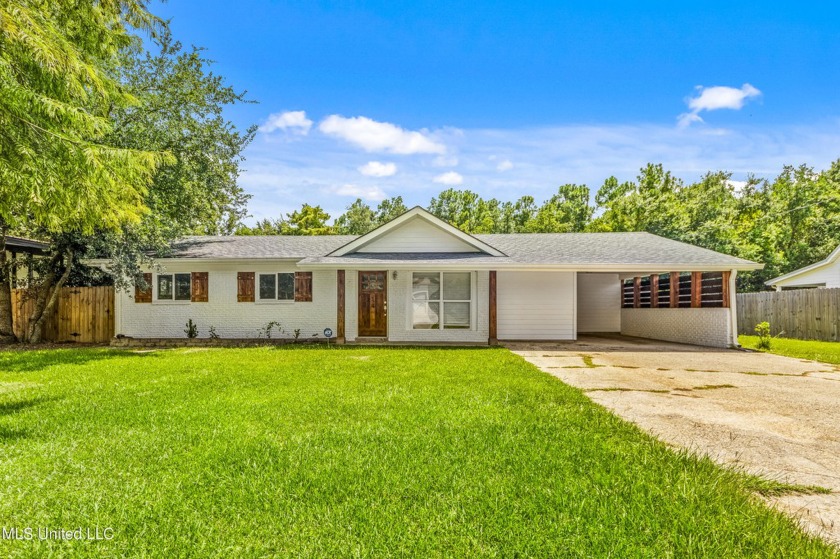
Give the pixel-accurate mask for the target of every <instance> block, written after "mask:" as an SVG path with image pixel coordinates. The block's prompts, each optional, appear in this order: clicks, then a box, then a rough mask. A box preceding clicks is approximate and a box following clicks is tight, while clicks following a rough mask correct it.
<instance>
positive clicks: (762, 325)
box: [755, 320, 770, 350]
mask: <svg viewBox="0 0 840 559" xmlns="http://www.w3.org/2000/svg"><path fill="white" fill-rule="evenodd" d="M755 333H756V335H757V336H758V343H757V344H756V347H757V348H758V349H763V350H768V349H770V323H769V322H767V321H766V320H765V321H764V322H759V323H758V324H756V325H755Z"/></svg>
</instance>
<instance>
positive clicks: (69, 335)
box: [12, 287, 114, 343]
mask: <svg viewBox="0 0 840 559" xmlns="http://www.w3.org/2000/svg"><path fill="white" fill-rule="evenodd" d="M34 305H35V301H34V300H33V299H32V298H31V297H27V296H26V290H24V289H13V290H12V313H13V315H12V320H13V321H14V326H15V334H16V335H17V336H18V338H22V337H23V333H24V332H25V331H26V328H28V327H29V317H30V316H31V315H32V309H33V307H34ZM113 336H114V288H113V287H62V288H61V290H60V291H59V294H58V301H57V302H56V305H55V309H54V310H53V312H52V314H51V315H50V316H48V317H47V320H46V323H45V326H44V341H47V342H80V343H102V342H108V341H110V340H111V338H112V337H113Z"/></svg>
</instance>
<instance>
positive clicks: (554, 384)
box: [0, 348, 837, 558]
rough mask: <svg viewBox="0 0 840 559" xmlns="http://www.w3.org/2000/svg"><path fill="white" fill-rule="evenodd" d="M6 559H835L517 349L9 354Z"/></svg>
mask: <svg viewBox="0 0 840 559" xmlns="http://www.w3.org/2000/svg"><path fill="white" fill-rule="evenodd" d="M0 478H2V484H0V519H2V522H0V524H2V526H3V527H5V528H9V527H18V528H20V529H21V530H22V529H23V528H25V527H32V528H37V527H51V528H65V529H71V528H77V527H83V528H87V527H90V528H92V529H93V528H96V527H99V528H100V530H102V529H104V528H106V527H109V528H112V529H113V536H114V537H113V539H112V540H108V541H85V542H76V541H73V542H41V541H9V540H6V541H0V556H2V557H9V556H11V557H15V556H38V557H41V556H45V555H46V554H49V553H51V556H53V557H59V556H73V557H77V556H97V557H100V556H101V557H105V556H108V557H111V556H116V555H127V556H144V557H188V556H189V557H202V556H215V557H274V556H281V557H282V556H296V557H298V556H301V557H388V556H399V557H424V558H425V557H526V556H535V557H607V556H609V557H622V558H623V557H656V558H659V557H837V555H836V553H835V552H834V551H832V550H831V549H830V548H829V547H828V546H827V545H826V544H824V543H822V542H821V541H818V540H815V539H813V538H810V537H807V536H805V535H804V534H803V533H802V532H800V531H799V530H797V529H796V528H795V526H794V523H793V522H792V521H791V520H789V519H787V518H786V517H784V516H782V515H781V514H779V513H776V512H772V511H771V510H769V509H767V508H765V507H764V506H763V505H762V504H760V502H759V500H758V498H757V497H756V496H755V495H754V494H752V493H750V492H749V491H748V490H747V487H749V486H751V484H752V483H753V482H754V480H752V481H750V480H748V479H747V478H745V477H742V476H740V475H737V474H734V473H731V472H727V471H724V470H722V469H720V468H718V467H716V466H715V465H713V464H712V463H711V462H710V461H708V460H698V459H695V458H692V457H690V456H688V455H685V454H676V453H674V452H672V451H670V450H668V449H667V448H666V447H665V446H664V445H663V444H660V443H658V442H656V441H654V440H653V439H651V438H650V437H648V436H646V435H644V434H642V433H641V432H640V431H639V430H638V429H636V428H634V427H633V426H631V425H629V424H627V423H625V422H623V421H621V420H619V419H618V418H616V417H615V416H613V415H611V414H610V413H608V412H606V411H604V410H603V409H602V408H600V407H598V406H596V405H594V404H592V403H591V402H590V401H589V400H588V399H587V398H586V397H585V396H584V395H583V394H582V393H581V392H579V391H578V390H576V389H573V388H570V387H569V386H566V385H564V384H563V383H561V382H559V381H558V380H556V379H554V378H552V377H550V376H549V375H546V374H543V373H541V372H539V371H538V370H536V369H535V368H534V367H532V366H531V365H529V364H527V363H525V362H524V361H523V360H522V359H520V358H519V357H517V356H514V355H512V354H511V353H509V352H507V351H506V350H504V349H473V350H466V349H386V348H377V349H370V348H348V349H331V350H327V349H314V348H286V349H274V348H255V349H207V350H201V349H192V350H190V349H181V350H170V351H157V352H149V353H135V352H127V351H116V350H107V349H100V350H54V351H39V352H6V353H0Z"/></svg>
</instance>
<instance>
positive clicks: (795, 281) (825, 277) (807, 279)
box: [776, 260, 840, 287]
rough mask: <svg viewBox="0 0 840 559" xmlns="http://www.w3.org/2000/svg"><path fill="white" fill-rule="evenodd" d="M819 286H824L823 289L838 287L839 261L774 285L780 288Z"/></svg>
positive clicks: (839, 276) (839, 279) (839, 278)
mask: <svg viewBox="0 0 840 559" xmlns="http://www.w3.org/2000/svg"><path fill="white" fill-rule="evenodd" d="M820 284H824V285H825V287H840V260H836V261H834V262H832V263H831V264H827V265H825V266H823V267H822V268H817V269H816V270H811V271H810V272H805V273H803V274H800V275H798V276H796V277H794V278H791V279H789V280H787V281H781V282H779V283H778V284H776V285H778V286H781V287H799V286H814V285H820Z"/></svg>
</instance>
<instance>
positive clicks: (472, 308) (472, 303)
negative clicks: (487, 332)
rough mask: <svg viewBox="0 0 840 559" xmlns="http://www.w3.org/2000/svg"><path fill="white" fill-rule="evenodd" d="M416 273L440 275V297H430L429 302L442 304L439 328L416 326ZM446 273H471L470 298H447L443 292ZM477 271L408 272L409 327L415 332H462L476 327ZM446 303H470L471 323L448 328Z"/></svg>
mask: <svg viewBox="0 0 840 559" xmlns="http://www.w3.org/2000/svg"><path fill="white" fill-rule="evenodd" d="M414 274H430V275H431V274H437V275H438V282H439V285H440V298H439V299H430V300H429V301H427V303H429V302H431V303H439V304H440V311H439V313H438V315H439V316H438V319H439V321H440V322H439V323H438V327H437V328H415V326H414V304H415V303H417V302H418V301H415V300H414ZM444 274H469V275H470V298H469V299H468V300H467V299H445V298H444V297H445V296H446V295H445V293H444V292H443V291H444V289H443V275H444ZM476 283H477V282H476V273H475V272H474V271H470V270H432V271H429V270H412V271H411V272H410V273H409V274H408V313H407V315H408V329H409V330H411V331H413V332H422V331H429V332H444V331H447V330H450V331H461V332H470V331H474V330H475V329H476V327H475V313H476V295H477V293H476V291H477V289H476V288H477V285H476ZM446 303H469V305H470V313H469V315H470V324H469V326H468V327H466V328H446V325H445V324H444V322H443V320H444V316H445V314H444V308H445V306H446Z"/></svg>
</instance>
